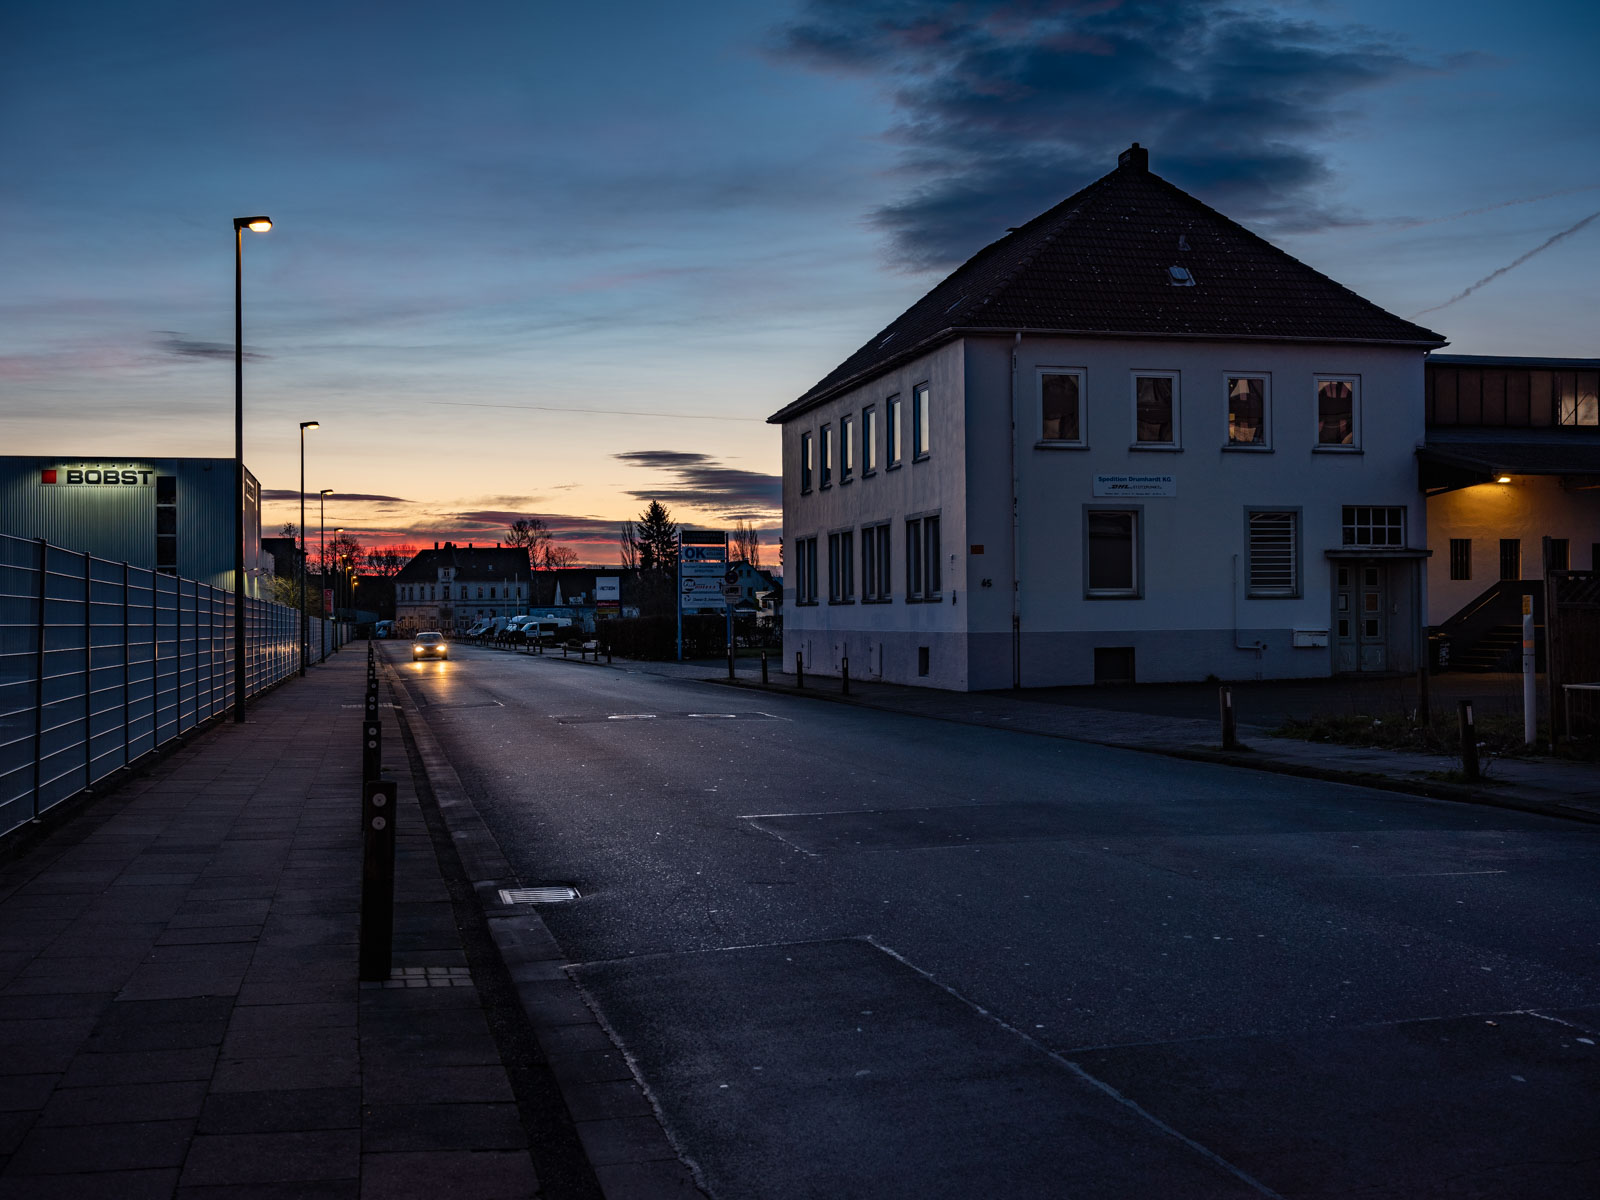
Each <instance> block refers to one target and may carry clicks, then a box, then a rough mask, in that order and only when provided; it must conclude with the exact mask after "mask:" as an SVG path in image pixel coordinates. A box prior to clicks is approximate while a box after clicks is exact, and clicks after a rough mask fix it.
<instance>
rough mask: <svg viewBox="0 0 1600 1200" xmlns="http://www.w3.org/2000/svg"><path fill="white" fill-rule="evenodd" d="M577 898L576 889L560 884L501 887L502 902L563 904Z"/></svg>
mask: <svg viewBox="0 0 1600 1200" xmlns="http://www.w3.org/2000/svg"><path fill="white" fill-rule="evenodd" d="M577 898H578V889H577V888H575V887H568V886H566V885H565V884H561V885H560V886H557V887H531V888H501V889H500V902H501V903H502V904H564V903H566V902H567V901H568V900H576V899H577Z"/></svg>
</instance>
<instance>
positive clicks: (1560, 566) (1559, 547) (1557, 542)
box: [1544, 538, 1572, 571]
mask: <svg viewBox="0 0 1600 1200" xmlns="http://www.w3.org/2000/svg"><path fill="white" fill-rule="evenodd" d="M1571 561H1572V541H1571V539H1569V538H1551V539H1550V560H1549V561H1548V562H1546V563H1545V564H1544V569H1545V570H1546V571H1566V570H1569V569H1570V567H1569V564H1570V563H1571Z"/></svg>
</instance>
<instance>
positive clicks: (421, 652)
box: [411, 630, 450, 662]
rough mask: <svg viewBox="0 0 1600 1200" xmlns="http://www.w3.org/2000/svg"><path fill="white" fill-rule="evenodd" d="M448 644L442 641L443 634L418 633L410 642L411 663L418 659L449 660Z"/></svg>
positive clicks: (431, 632) (431, 631)
mask: <svg viewBox="0 0 1600 1200" xmlns="http://www.w3.org/2000/svg"><path fill="white" fill-rule="evenodd" d="M449 657H450V643H448V642H447V641H445V640H444V634H442V633H439V632H437V631H434V630H430V631H428V632H427V633H419V634H417V636H416V637H414V638H413V639H412V640H411V661H412V662H416V661H417V660H418V659H419V658H446V659H447V658H449Z"/></svg>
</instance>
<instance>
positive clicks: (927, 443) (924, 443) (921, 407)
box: [911, 383, 933, 459]
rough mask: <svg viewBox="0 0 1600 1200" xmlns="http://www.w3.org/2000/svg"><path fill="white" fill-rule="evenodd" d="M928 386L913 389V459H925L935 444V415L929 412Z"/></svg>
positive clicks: (918, 385)
mask: <svg viewBox="0 0 1600 1200" xmlns="http://www.w3.org/2000/svg"><path fill="white" fill-rule="evenodd" d="M928 403H929V401H928V385H927V384H925V383H919V384H917V386H916V387H914V388H912V389H911V457H912V458H913V459H924V458H927V457H928V450H929V448H930V447H931V446H932V444H933V415H932V414H931V413H930V412H929V411H928Z"/></svg>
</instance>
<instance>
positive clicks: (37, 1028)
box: [0, 1016, 95, 1047]
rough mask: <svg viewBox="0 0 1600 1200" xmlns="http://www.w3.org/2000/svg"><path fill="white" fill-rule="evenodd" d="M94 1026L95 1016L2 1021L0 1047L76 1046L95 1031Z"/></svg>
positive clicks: (0, 1022)
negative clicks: (41, 1044)
mask: <svg viewBox="0 0 1600 1200" xmlns="http://www.w3.org/2000/svg"><path fill="white" fill-rule="evenodd" d="M94 1026H95V1018H94V1017H93V1016H83V1017H37V1018H32V1019H24V1020H16V1021H6V1020H0V1046H4V1047H12V1046H31V1045H36V1044H39V1043H44V1044H48V1045H60V1044H62V1043H66V1044H70V1045H74V1046H75V1045H77V1044H78V1043H80V1042H82V1041H83V1040H84V1039H85V1038H87V1037H88V1036H89V1034H91V1033H92V1032H93V1031H94Z"/></svg>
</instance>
